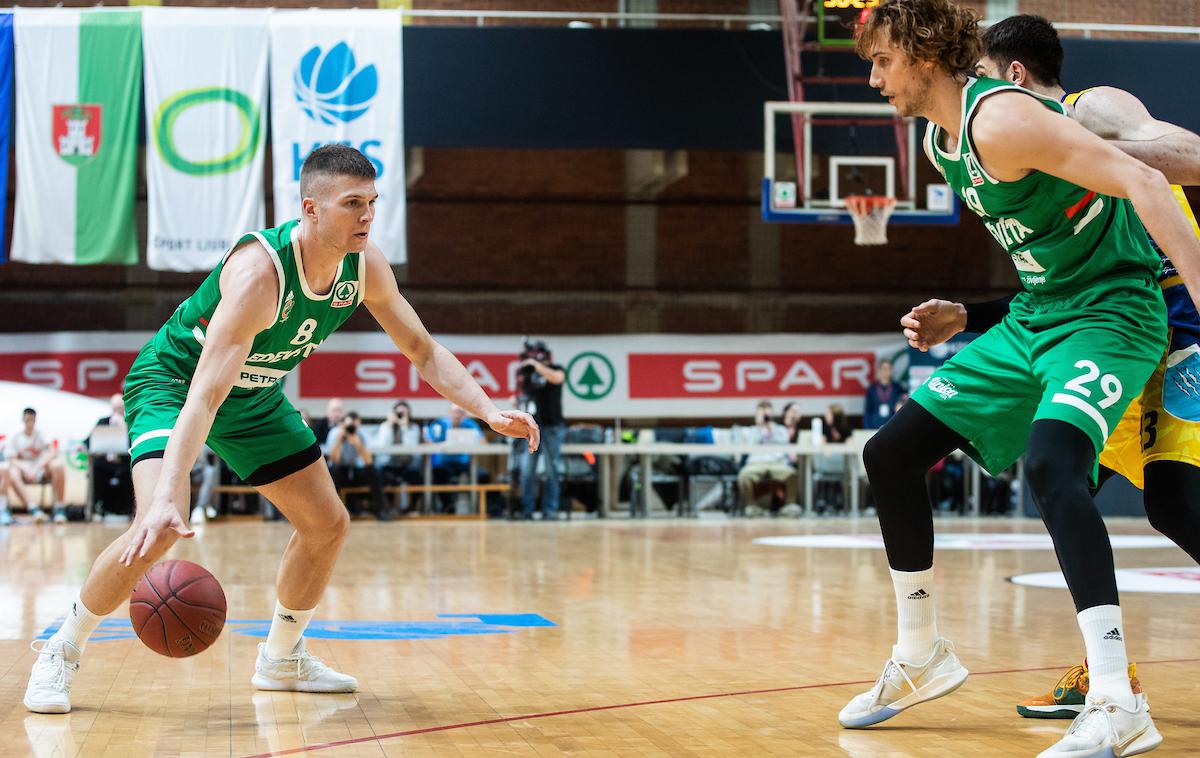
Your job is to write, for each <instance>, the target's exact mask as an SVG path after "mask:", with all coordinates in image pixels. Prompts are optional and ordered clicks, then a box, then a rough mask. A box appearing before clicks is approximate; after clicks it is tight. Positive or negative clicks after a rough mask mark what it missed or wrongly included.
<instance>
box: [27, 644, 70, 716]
mask: <svg viewBox="0 0 1200 758" xmlns="http://www.w3.org/2000/svg"><path fill="white" fill-rule="evenodd" d="M39 642H41V643H42V646H41V647H38V643H39ZM30 647H31V648H33V649H34V650H35V651H36V652H37V654H38V657H37V660H36V661H34V663H33V672H32V673H30V675H29V686H28V687H26V688H25V707H26V708H28V709H29V710H31V711H33V712H34V713H70V712H71V680H72V679H74V678H75V672H76V671H78V670H79V648H77V647H75V646H74V645H72V644H71V643H70V642H67V641H66V640H59V639H53V638H51V639H48V640H45V641H42V640H34V641H33V642H32V643H31V644H30Z"/></svg>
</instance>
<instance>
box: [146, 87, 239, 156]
mask: <svg viewBox="0 0 1200 758" xmlns="http://www.w3.org/2000/svg"><path fill="white" fill-rule="evenodd" d="M202 106H205V111H208V110H209V109H211V108H212V107H213V106H217V107H221V108H224V109H227V112H226V113H224V114H222V113H215V114H214V113H211V112H203V111H202V114H203V116H205V117H208V118H210V119H211V118H226V119H228V118H229V117H231V116H232V117H233V118H235V119H236V126H234V127H233V128H231V129H226V128H211V127H210V128H207V129H204V130H203V131H204V134H205V135H206V138H205V139H203V140H194V141H192V142H191V143H188V144H186V145H185V146H184V149H181V148H180V146H179V142H178V140H177V137H176V125H177V124H178V122H179V120H180V118H181V117H182V116H183V115H184V114H185V113H187V112H188V111H190V110H192V109H193V108H196V107H202ZM192 118H196V116H194V115H193V116H192ZM185 121H186V120H185ZM217 123H218V124H220V123H221V122H220V121H218V122H217ZM206 125H207V124H206ZM213 126H215V125H213ZM260 126H261V118H260V116H259V108H258V105H257V104H255V102H254V101H253V100H251V99H250V96H249V95H247V94H245V93H244V92H239V91H237V90H234V89H229V88H228V87H200V88H197V89H188V90H183V91H181V92H176V93H175V94H174V95H171V96H170V97H168V98H167V99H166V100H163V101H162V103H161V104H160V105H159V106H158V110H157V111H156V112H155V114H154V145H155V147H156V148H158V154H159V155H160V156H161V157H162V159H163V162H164V163H166V164H167V165H168V166H170V167H171V168H173V169H175V170H176V171H179V172H181V173H184V174H189V175H191V176H209V175H212V174H224V173H227V172H229V171H236V170H238V169H240V168H242V167H243V166H245V165H247V164H248V163H250V161H252V160H254V156H255V155H256V154H257V153H258V146H259V132H260ZM184 132H185V133H186V129H185V130H184ZM214 134H215V135H236V139H237V142H236V143H235V144H226V145H222V144H221V142H222V141H224V140H221V139H216V140H214V139H212V137H213V135H214ZM214 148H215V150H214ZM205 150H208V151H213V152H216V151H221V150H223V151H224V152H221V153H219V154H218V155H213V156H211V157H196V156H195V153H196V152H197V151H201V152H203V151H205ZM185 153H186V154H185ZM189 156H191V157H189Z"/></svg>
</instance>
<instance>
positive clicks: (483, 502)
mask: <svg viewBox="0 0 1200 758" xmlns="http://www.w3.org/2000/svg"><path fill="white" fill-rule="evenodd" d="M509 486H510V485H508V484H504V483H499V482H497V483H488V484H400V485H393V486H389V487H384V488H383V491H384V493H385V494H389V495H395V494H400V493H404V492H408V493H411V494H424V493H429V494H434V493H438V492H477V493H479V510H478V511H477V512H476V514H475V516H474V518H479V519H486V518H487V493H489V492H508V490H509ZM370 491H371V488H370V487H362V486H355V487H342V488H341V489H340V490H338V497H339V498H341V499H342V502H343V503H344V502H346V496H347V495H356V494H357V495H365V494H367V493H369V492H370ZM421 516H422V517H423V518H446V516H444V515H442V514H424V513H423V514H421ZM451 518H457V517H456V516H455V517H451Z"/></svg>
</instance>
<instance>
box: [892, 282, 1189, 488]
mask: <svg viewBox="0 0 1200 758" xmlns="http://www.w3.org/2000/svg"><path fill="white" fill-rule="evenodd" d="M1166 339H1167V324H1166V309H1165V308H1164V306H1163V299H1162V291H1161V289H1160V288H1159V287H1158V285H1157V284H1156V283H1155V282H1154V280H1153V279H1152V278H1150V277H1149V276H1147V277H1145V278H1141V277H1138V278H1135V279H1114V280H1111V281H1107V282H1102V283H1099V284H1096V285H1093V286H1091V287H1089V288H1087V289H1085V290H1083V291H1080V292H1076V293H1072V294H1068V295H1061V296H1056V297H1034V296H1033V295H1031V294H1029V293H1023V294H1021V295H1019V296H1017V298H1016V299H1015V300H1014V301H1013V304H1012V309H1011V311H1010V312H1009V314H1008V315H1007V316H1006V317H1005V318H1004V320H1003V321H1002V322H1000V323H999V324H997V325H996V326H994V327H992V328H991V329H989V330H988V331H987V332H986V333H984V334H983V335H982V336H980V337H979V338H978V339H976V340H975V341H973V342H972V343H971V344H970V345H968V346H967V347H966V348H965V349H964V350H962V351H961V352H959V353H958V354H957V355H955V356H954V357H953V358H951V359H950V360H949V361H947V362H946V363H945V364H944V365H943V366H942V367H941V368H939V369H938V370H937V371H935V372H934V373H933V375H932V376H930V377H929V379H928V380H927V381H926V382H925V384H923V385H922V386H921V387H919V388H917V390H916V391H915V392H914V393H913V395H912V399H913V400H914V401H915V402H917V403H919V404H920V405H921V407H923V408H925V409H926V410H927V411H929V412H930V413H932V414H933V415H934V416H936V417H937V418H938V420H939V421H941V422H942V423H944V424H946V425H947V426H948V427H950V428H951V429H953V430H954V431H956V432H958V433H959V434H961V435H962V436H963V437H965V438H966V439H967V442H968V446H967V447H965V448H964V450H965V451H966V452H967V454H968V455H970V456H971V457H972V458H974V459H975V460H976V461H977V462H978V463H979V464H980V465H981V466H983V468H984V469H985V470H987V471H988V472H989V473H991V474H993V475H994V474H998V473H999V472H1001V471H1003V470H1004V469H1006V468H1008V467H1009V466H1011V465H1012V464H1013V463H1014V462H1015V461H1016V460H1017V458H1019V457H1020V456H1021V454H1022V453H1024V452H1025V447H1026V445H1027V443H1028V440H1029V428H1030V426H1031V425H1032V424H1033V422H1034V421H1036V420H1038V419H1056V420H1059V421H1064V422H1066V423H1068V424H1071V425H1072V426H1074V427H1076V428H1078V429H1080V430H1081V431H1083V432H1084V433H1085V434H1087V435H1088V436H1089V437H1090V438H1091V439H1092V443H1093V444H1094V445H1095V448H1096V453H1097V459H1098V458H1099V453H1100V451H1101V450H1102V449H1103V448H1104V441H1105V439H1107V438H1108V436H1109V434H1110V433H1112V431H1113V430H1115V429H1116V428H1117V424H1118V423H1119V422H1120V420H1121V415H1122V414H1123V413H1124V411H1125V408H1126V406H1128V405H1129V403H1130V402H1131V401H1132V400H1133V399H1134V398H1136V397H1137V396H1138V393H1140V392H1141V391H1142V385H1144V384H1145V383H1146V380H1147V379H1149V378H1150V375H1151V374H1152V373H1153V372H1154V368H1155V366H1156V365H1157V364H1158V361H1159V358H1160V357H1161V356H1162V353H1163V349H1164V348H1165V347H1166Z"/></svg>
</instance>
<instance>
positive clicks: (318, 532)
mask: <svg viewBox="0 0 1200 758" xmlns="http://www.w3.org/2000/svg"><path fill="white" fill-rule="evenodd" d="M335 505H336V507H330V508H326V509H324V511H323V512H322V514H321V516H320V518H317V519H313V520H311V521H307V520H306V522H305V523H304V524H303V525H301V524H297V526H296V530H297V531H298V532H300V536H301V537H303V538H305V539H309V540H315V541H320V542H327V543H329V544H332V545H340V544H341V543H342V542H343V541H344V540H345V539H346V535H347V534H349V533H350V514H349V513H348V512H347V511H346V508H345V507H344V506H343V505H342V504H341V501H338V502H336V503H335Z"/></svg>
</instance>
